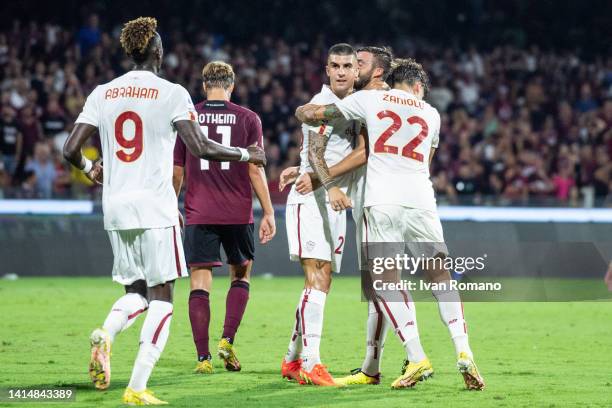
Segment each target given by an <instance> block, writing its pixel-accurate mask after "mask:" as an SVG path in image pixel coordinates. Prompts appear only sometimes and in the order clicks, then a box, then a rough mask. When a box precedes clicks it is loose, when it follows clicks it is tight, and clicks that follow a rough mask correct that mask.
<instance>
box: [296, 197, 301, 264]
mask: <svg viewBox="0 0 612 408" xmlns="http://www.w3.org/2000/svg"><path fill="white" fill-rule="evenodd" d="M301 206H302V204H298V208H297V224H298V225H297V235H298V237H297V238H298V246H299V248H298V256H299V257H300V258H301V257H302V237H301V235H300V209H301Z"/></svg>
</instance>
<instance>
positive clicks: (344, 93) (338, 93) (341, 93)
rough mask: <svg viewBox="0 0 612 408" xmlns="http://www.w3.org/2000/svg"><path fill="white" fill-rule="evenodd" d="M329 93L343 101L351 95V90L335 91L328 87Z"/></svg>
mask: <svg viewBox="0 0 612 408" xmlns="http://www.w3.org/2000/svg"><path fill="white" fill-rule="evenodd" d="M330 89H331V91H332V92H333V94H334V95H336V96H337V97H338V98H340V99H344V98H346V97H347V96H348V95H350V94H351V93H353V88H350V89H345V90H336V89H334V88H332V87H330Z"/></svg>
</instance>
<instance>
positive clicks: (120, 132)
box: [115, 111, 143, 163]
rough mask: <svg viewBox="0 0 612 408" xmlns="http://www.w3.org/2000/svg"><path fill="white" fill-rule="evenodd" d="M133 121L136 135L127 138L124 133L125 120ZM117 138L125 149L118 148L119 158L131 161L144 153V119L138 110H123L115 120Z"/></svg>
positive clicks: (123, 160)
mask: <svg viewBox="0 0 612 408" xmlns="http://www.w3.org/2000/svg"><path fill="white" fill-rule="evenodd" d="M127 121H132V122H133V124H134V137H133V138H132V139H126V138H125V135H124V126H125V122H127ZM115 140H117V143H119V146H121V147H122V148H123V149H125V150H117V152H116V153H115V154H116V155H117V157H118V158H119V160H121V161H122V162H126V163H131V162H133V161H136V160H138V158H139V157H140V155H141V154H142V143H143V140H142V119H141V118H140V116H138V114H137V113H136V112H132V111H127V112H123V113H122V114H121V115H119V116H118V117H117V120H115ZM127 151H131V152H129V153H128V152H127Z"/></svg>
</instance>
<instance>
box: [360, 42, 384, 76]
mask: <svg viewBox="0 0 612 408" xmlns="http://www.w3.org/2000/svg"><path fill="white" fill-rule="evenodd" d="M357 52H369V53H370V54H372V55H373V56H374V67H375V68H382V70H383V74H382V80H383V81H384V80H385V79H387V76H389V73H390V72H391V63H392V62H393V50H391V47H387V46H384V47H375V46H367V47H359V48H357Z"/></svg>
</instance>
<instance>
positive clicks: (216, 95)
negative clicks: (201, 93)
mask: <svg viewBox="0 0 612 408" xmlns="http://www.w3.org/2000/svg"><path fill="white" fill-rule="evenodd" d="M206 100H207V101H226V102H229V100H230V96H229V94H228V93H227V92H225V89H217V88H214V89H211V90H210V91H206Z"/></svg>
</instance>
